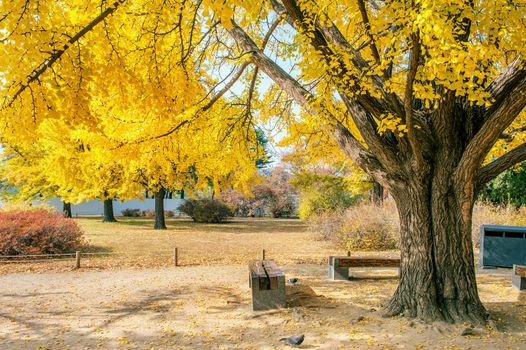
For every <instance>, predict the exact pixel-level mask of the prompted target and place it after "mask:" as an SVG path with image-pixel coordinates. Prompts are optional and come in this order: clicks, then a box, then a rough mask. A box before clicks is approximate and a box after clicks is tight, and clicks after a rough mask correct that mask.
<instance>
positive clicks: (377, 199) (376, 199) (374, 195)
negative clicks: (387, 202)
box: [371, 181, 384, 205]
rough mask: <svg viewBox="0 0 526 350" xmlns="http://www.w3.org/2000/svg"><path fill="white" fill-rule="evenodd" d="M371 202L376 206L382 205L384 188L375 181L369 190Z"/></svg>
mask: <svg viewBox="0 0 526 350" xmlns="http://www.w3.org/2000/svg"><path fill="white" fill-rule="evenodd" d="M371 202H373V204H376V205H382V204H383V203H384V187H383V186H382V185H380V184H379V183H378V182H376V181H373V188H371Z"/></svg>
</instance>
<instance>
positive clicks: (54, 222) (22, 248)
mask: <svg viewBox="0 0 526 350" xmlns="http://www.w3.org/2000/svg"><path fill="white" fill-rule="evenodd" d="M0 233H1V234H0V254H2V255H20V254H24V255H27V254H60V253H72V252H74V251H76V250H79V249H80V248H82V247H83V246H84V240H83V232H82V230H81V229H80V227H79V226H78V225H77V223H76V222H75V221H74V220H72V219H65V218H63V217H62V216H61V215H60V214H58V213H56V212H51V211H48V210H31V211H11V212H0Z"/></svg>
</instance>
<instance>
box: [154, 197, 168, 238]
mask: <svg viewBox="0 0 526 350" xmlns="http://www.w3.org/2000/svg"><path fill="white" fill-rule="evenodd" d="M165 193H166V191H165V189H164V188H161V189H160V190H159V191H157V192H155V196H154V197H155V215H154V217H155V222H154V225H153V228H154V229H155V230H166V223H165V221H164V195H165Z"/></svg>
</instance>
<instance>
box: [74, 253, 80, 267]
mask: <svg viewBox="0 0 526 350" xmlns="http://www.w3.org/2000/svg"><path fill="white" fill-rule="evenodd" d="M75 268H76V269H80V251H78V250H77V251H76V252H75Z"/></svg>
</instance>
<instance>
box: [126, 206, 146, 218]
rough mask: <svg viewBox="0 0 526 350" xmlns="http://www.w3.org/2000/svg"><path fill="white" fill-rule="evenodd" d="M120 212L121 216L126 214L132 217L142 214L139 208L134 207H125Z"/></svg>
mask: <svg viewBox="0 0 526 350" xmlns="http://www.w3.org/2000/svg"><path fill="white" fill-rule="evenodd" d="M121 213H122V216H127V217H132V218H136V217H139V216H141V215H142V213H141V209H139V208H136V209H130V208H126V209H124V210H123V211H121Z"/></svg>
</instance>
